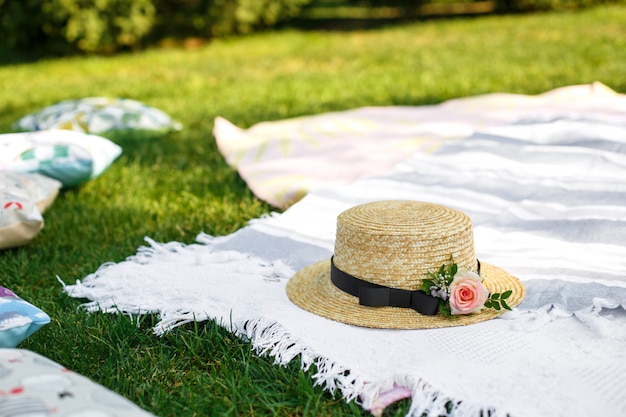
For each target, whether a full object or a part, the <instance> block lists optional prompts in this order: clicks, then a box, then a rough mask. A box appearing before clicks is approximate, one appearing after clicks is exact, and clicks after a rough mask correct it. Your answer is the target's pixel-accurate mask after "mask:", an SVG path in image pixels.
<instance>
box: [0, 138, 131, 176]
mask: <svg viewBox="0 0 626 417" xmlns="http://www.w3.org/2000/svg"><path fill="white" fill-rule="evenodd" d="M121 153H122V148H121V147H119V146H118V145H116V144H115V143H113V142H112V141H110V140H109V139H106V138H103V137H100V136H96V135H91V134H86V133H81V132H72V131H68V130H43V131H40V132H29V133H6V134H1V135H0V170H6V171H13V172H20V173H23V172H31V173H39V174H42V175H46V176H48V177H50V178H54V179H56V180H58V181H60V182H61V183H62V184H63V186H64V187H72V186H75V185H78V184H82V183H84V182H87V181H89V180H91V179H93V178H95V177H97V176H98V175H100V174H101V173H102V172H103V171H104V170H105V169H106V168H108V167H109V165H110V164H111V163H112V162H113V161H114V160H115V159H116V158H117V157H118V156H119V155H120V154H121Z"/></svg>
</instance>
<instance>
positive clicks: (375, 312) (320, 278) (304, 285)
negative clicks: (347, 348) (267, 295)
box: [287, 259, 526, 329]
mask: <svg viewBox="0 0 626 417" xmlns="http://www.w3.org/2000/svg"><path fill="white" fill-rule="evenodd" d="M481 276H482V277H483V284H484V285H485V287H486V288H487V289H488V290H489V292H490V293H503V292H505V291H508V290H511V291H512V294H511V296H510V297H509V298H508V299H507V304H508V305H509V306H510V307H511V308H513V307H516V306H517V305H519V303H521V302H522V300H523V299H524V296H525V295H526V289H525V288H524V285H523V284H522V283H521V281H520V280H519V279H517V278H515V277H514V276H512V275H510V274H509V273H508V272H506V271H504V270H503V269H500V268H498V267H495V266H493V265H489V264H485V263H483V262H481ZM287 295H288V296H289V299H290V300H291V301H292V302H293V303H294V304H296V305H298V306H299V307H301V308H303V309H304V310H307V311H309V312H311V313H314V314H317V315H318V316H322V317H326V318H328V319H331V320H335V321H339V322H343V323H346V324H352V325H355V326H362V327H371V328H381V329H436V328H442V327H454V326H466V325H468V324H474V323H479V322H482V321H486V320H490V319H493V318H495V317H497V316H500V315H502V314H503V313H504V312H505V310H499V311H498V310H494V309H491V308H483V309H482V311H481V312H480V313H475V314H466V315H458V316H451V317H445V316H443V315H442V314H437V315H434V316H426V315H423V314H419V313H418V312H416V311H415V310H413V309H410V308H400V307H367V306H362V305H360V304H359V300H358V297H354V296H352V295H350V294H348V293H345V292H343V291H341V290H340V289H338V288H337V287H335V286H334V285H333V284H332V283H331V281H330V259H326V260H324V261H320V262H317V263H314V264H312V265H309V266H307V267H305V268H303V269H302V270H300V271H298V272H297V273H296V274H295V275H294V276H293V277H292V278H291V279H290V280H289V282H288V283H287Z"/></svg>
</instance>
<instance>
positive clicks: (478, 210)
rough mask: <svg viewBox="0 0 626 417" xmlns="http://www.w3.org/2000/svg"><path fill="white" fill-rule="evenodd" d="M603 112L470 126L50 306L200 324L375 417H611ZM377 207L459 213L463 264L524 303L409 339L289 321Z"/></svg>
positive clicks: (611, 199)
mask: <svg viewBox="0 0 626 417" xmlns="http://www.w3.org/2000/svg"><path fill="white" fill-rule="evenodd" d="M607 97H608V96H607ZM609 98H610V99H608V100H603V101H602V103H601V104H602V105H603V106H604V108H605V110H606V109H608V108H609V107H610V108H611V109H612V110H611V111H601V109H599V107H593V106H595V105H597V104H598V102H596V103H595V104H594V105H593V106H588V107H587V108H585V106H583V104H584V103H575V104H576V105H577V106H578V107H579V109H578V110H576V111H575V110H573V109H572V107H573V105H570V109H569V110H567V111H562V112H561V113H559V114H556V113H554V112H553V113H544V112H538V113H533V112H526V114H525V116H524V117H523V118H519V119H516V120H513V121H509V122H506V123H493V124H491V125H490V126H485V127H484V128H481V129H474V130H473V131H472V132H471V133H469V134H468V135H466V136H465V137H464V138H463V139H462V140H445V141H443V142H442V143H440V144H439V145H438V146H437V149H436V150H434V151H431V152H416V153H414V154H413V155H412V156H411V157H409V158H405V159H404V160H402V161H400V162H399V163H397V164H396V165H395V166H394V168H393V169H391V170H388V171H387V172H386V173H383V174H372V175H367V176H365V177H364V178H362V179H359V180H356V181H354V182H351V183H349V184H335V185H326V186H320V187H316V188H314V189H312V190H310V191H309V192H308V193H307V195H306V196H305V197H304V198H302V199H301V200H300V201H299V202H297V203H296V204H293V205H292V206H291V207H290V208H289V209H287V210H286V211H285V212H284V213H282V214H272V215H268V216H266V217H263V218H260V219H254V220H252V221H251V222H250V223H249V225H248V226H246V227H244V228H243V229H240V230H239V231H237V232H235V233H233V234H231V235H228V236H223V237H212V236H208V235H206V234H203V233H200V234H199V235H198V238H197V243H195V244H192V245H183V244H181V243H178V242H169V243H157V242H154V241H152V240H150V239H148V242H149V246H146V247H142V248H140V250H139V251H138V253H137V254H135V255H134V256H131V257H129V258H128V259H127V260H126V261H124V262H121V263H118V264H107V265H103V266H102V267H101V268H100V269H98V270H97V271H95V272H94V273H93V274H90V275H89V276H87V277H85V278H84V279H83V280H81V281H78V282H76V284H74V285H66V286H64V291H65V292H66V293H68V294H69V295H70V296H72V297H77V298H87V299H89V300H90V301H89V302H87V303H86V304H85V308H86V309H87V310H88V311H102V312H118V311H120V310H121V311H124V312H128V313H135V314H137V313H146V312H150V313H158V314H159V316H160V319H161V320H160V322H159V323H158V324H157V326H156V327H155V332H156V333H157V334H161V333H163V332H166V331H168V330H170V329H172V328H173V327H175V326H177V325H180V324H182V323H186V322H189V321H192V320H194V319H199V320H203V319H215V320H217V321H218V322H222V323H224V325H225V326H228V327H229V329H231V331H233V332H234V333H236V334H238V335H239V336H241V337H243V338H246V339H248V340H250V341H251V342H252V344H253V346H254V347H255V349H257V351H258V352H259V353H260V354H268V355H272V356H273V357H275V358H276V361H277V363H280V364H285V363H287V362H290V361H291V360H294V359H295V358H298V359H297V360H300V361H301V364H302V367H303V368H309V367H310V366H311V365H312V364H316V366H317V369H318V372H317V373H316V374H315V376H314V378H315V379H316V382H317V383H319V384H321V385H323V386H324V387H326V388H327V389H329V390H338V391H339V392H341V393H342V395H343V396H344V397H345V398H346V400H348V401H349V400H356V401H359V402H360V403H361V404H362V405H363V407H365V408H367V409H369V410H371V411H372V413H374V414H379V413H380V412H381V410H382V409H383V408H384V406H385V405H386V404H387V403H388V402H389V401H390V400H389V398H392V399H393V398H396V397H397V395H396V394H397V393H398V391H399V390H404V391H401V392H406V393H408V394H409V395H410V396H411V397H412V402H411V407H410V410H409V415H411V416H422V415H427V416H439V415H453V416H479V415H492V416H506V415H512V416H544V415H551V416H623V415H626V395H624V393H625V392H626V377H625V375H626V351H625V350H624V346H625V343H626V99H625V98H624V96H621V95H618V94H615V93H613V94H611V95H610V97H609ZM573 101H575V100H573ZM591 101H593V100H591ZM588 104H589V102H588ZM404 110H406V109H404ZM336 116H337V115H333V117H336ZM382 199H414V200H421V201H428V202H434V203H439V204H444V205H447V206H450V207H453V208H456V209H459V210H461V211H463V212H465V213H466V214H468V215H469V216H470V218H471V219H472V222H473V226H474V237H475V242H476V244H475V246H476V251H477V255H478V257H479V258H480V259H481V260H484V261H485V262H487V263H490V264H494V265H497V266H499V267H501V268H503V269H505V270H507V271H508V272H510V273H512V274H513V275H515V276H517V277H519V278H520V279H521V280H522V281H523V282H524V285H525V286H526V290H527V296H526V298H525V299H524V301H523V302H522V304H521V305H520V306H519V307H518V308H517V309H515V310H514V311H512V312H509V313H507V314H505V315H504V316H503V317H502V318H500V319H495V320H491V321H487V322H484V323H479V324H476V325H471V326H467V327H462V328H446V329H433V330H417V331H414V330H411V331H390V330H373V329H364V328H359V327H354V326H349V325H345V324H341V323H337V322H333V321H330V320H326V319H323V318H321V317H317V316H315V315H313V314H310V313H308V312H305V311H303V310H301V309H299V308H298V307H296V306H294V305H293V304H292V303H291V302H290V301H289V299H288V298H287V296H286V294H285V284H286V282H287V280H288V279H289V277H290V276H291V275H292V274H293V273H294V271H296V270H298V269H300V268H302V267H304V266H305V265H308V264H310V263H312V262H315V261H317V260H321V259H325V258H328V257H329V256H330V255H331V254H332V250H333V243H334V233H335V225H336V217H337V215H338V214H339V213H340V212H341V211H343V210H345V209H347V208H349V207H351V206H353V205H355V204H360V203H364V202H368V201H375V200H382ZM172 276H176V278H177V279H175V280H173V279H171V277H172ZM347 371H348V372H347ZM390 393H391V394H390ZM389 395H391V397H390V396H389ZM393 395H396V397H393ZM400 395H402V394H400ZM481 413H482V414H481Z"/></svg>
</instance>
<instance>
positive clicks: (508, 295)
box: [500, 290, 513, 300]
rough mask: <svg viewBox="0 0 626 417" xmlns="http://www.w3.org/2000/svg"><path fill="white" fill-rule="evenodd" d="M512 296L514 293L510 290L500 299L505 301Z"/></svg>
mask: <svg viewBox="0 0 626 417" xmlns="http://www.w3.org/2000/svg"><path fill="white" fill-rule="evenodd" d="M511 294H513V291H511V290H508V291H505V292H503V293H502V296H501V297H500V298H501V299H503V300H505V299H507V298H509V297H510V296H511Z"/></svg>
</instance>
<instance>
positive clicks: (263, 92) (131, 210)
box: [0, 6, 626, 416]
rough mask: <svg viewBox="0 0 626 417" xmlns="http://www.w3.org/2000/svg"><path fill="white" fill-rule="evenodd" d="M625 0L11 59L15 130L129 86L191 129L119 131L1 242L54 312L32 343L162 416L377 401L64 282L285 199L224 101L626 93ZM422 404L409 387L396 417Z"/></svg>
mask: <svg viewBox="0 0 626 417" xmlns="http://www.w3.org/2000/svg"><path fill="white" fill-rule="evenodd" d="M624 74H626V7H624V6H621V7H620V6H610V7H608V6H607V7H597V8H593V9H589V10H585V11H581V12H576V13H561V14H558V13H549V14H535V15H519V16H486V17H476V18H458V19H438V20H433V21H425V22H418V23H413V24H404V25H401V26H389V27H384V28H379V29H376V30H362V31H351V32H341V33H339V32H323V31H309V32H302V31H298V30H295V29H291V30H283V31H280V32H274V33H263V34H257V35H253V36H249V37H246V38H233V39H226V40H218V41H214V42H211V43H208V44H205V45H202V46H201V47H198V48H194V49H176V48H171V49H154V50H149V51H145V52H141V53H135V54H125V55H117V56H110V57H77V58H64V59H49V60H41V61H38V62H29V63H19V62H18V63H15V62H14V63H5V64H4V65H3V66H0V86H1V90H0V132H10V131H11V124H12V123H13V122H14V121H15V120H17V119H18V118H19V117H21V116H23V115H25V114H27V113H29V112H32V111H36V110H38V109H40V108H42V107H44V106H47V105H50V104H53V103H56V102H58V101H60V100H63V99H68V98H78V97H87V96H118V97H128V98H133V99H136V100H140V101H143V102H146V103H148V104H150V105H153V106H155V107H158V108H161V109H163V110H164V111H166V112H168V113H169V114H170V115H172V116H173V117H174V118H176V119H177V120H179V121H180V122H182V123H183V125H184V129H183V131H181V132H178V133H173V134H169V135H165V136H161V137H155V138H152V139H149V140H142V139H139V138H132V137H124V138H118V140H119V143H120V144H121V145H122V146H123V148H124V154H123V155H122V156H121V157H120V158H119V159H118V160H117V161H116V162H115V163H114V164H113V165H112V166H111V167H110V168H109V169H108V170H107V171H106V172H105V173H104V174H103V175H102V176H101V177H100V178H98V179H96V180H94V181H91V182H90V183H88V184H86V185H85V186H83V187H80V188H77V189H72V190H68V191H65V192H63V193H62V194H61V195H60V196H59V197H58V198H57V200H56V201H55V203H54V205H53V206H52V207H51V209H50V210H49V211H48V212H47V213H46V214H45V221H46V225H45V227H44V229H43V230H42V232H41V233H40V234H39V235H38V236H37V238H36V239H35V240H34V241H33V242H32V243H30V244H29V245H27V246H25V247H22V248H17V249H12V250H6V251H3V252H0V271H1V273H2V283H1V284H2V285H4V286H6V287H8V288H11V289H12V290H14V291H15V292H16V293H18V294H19V295H21V296H22V297H23V298H25V299H27V300H29V301H31V302H32V303H34V304H36V305H37V306H39V307H40V308H42V309H43V310H45V311H46V312H47V313H48V314H49V315H50V316H51V317H52V323H50V324H49V325H48V326H46V327H44V328H43V329H41V330H40V331H39V332H38V333H36V334H35V335H33V336H32V337H30V338H29V339H27V340H26V341H25V342H24V343H23V344H22V345H21V347H23V348H27V349H31V350H33V351H36V352H39V353H42V354H44V355H46V356H48V357H50V358H51V359H53V360H55V361H58V362H60V363H62V364H64V365H65V366H67V367H69V368H71V369H73V370H76V371H78V372H80V373H82V374H84V375H86V376H88V377H90V378H92V379H93V380H95V381H97V382H98V383H100V384H103V385H105V386H107V387H110V388H111V389H113V390H115V391H117V392H119V393H121V394H123V395H124V396H126V397H128V398H130V399H131V400H132V401H134V402H136V403H138V404H140V405H141V406H143V407H145V408H146V409H148V410H150V411H152V412H154V413H155V414H157V415H160V416H195V415H197V416H204V415H211V414H216V415H220V414H225V415H278V416H292V415H347V414H348V415H354V414H359V413H362V414H363V415H366V414H367V413H365V412H362V411H360V409H359V407H358V406H356V405H354V404H346V403H345V402H344V401H342V400H341V398H340V397H338V396H334V395H331V394H329V393H326V392H324V391H322V389H321V388H319V387H314V386H313V384H312V378H311V376H312V375H313V372H312V371H308V372H303V371H301V370H300V368H299V366H298V364H297V363H292V364H290V365H289V366H287V367H280V366H277V365H274V364H273V362H272V359H271V358H265V357H264V358H259V357H257V356H256V355H255V354H254V353H253V352H251V350H250V346H249V344H247V343H246V342H243V341H241V340H239V339H238V338H236V337H234V336H232V335H231V334H229V333H228V332H227V331H226V330H224V329H222V328H220V327H219V326H216V325H215V324H213V323H211V322H204V323H199V324H196V325H188V326H184V327H182V328H179V329H177V330H175V331H173V332H172V333H170V334H167V335H166V336H164V337H162V338H157V337H155V336H154V335H152V333H151V330H150V329H151V326H152V325H153V324H154V323H155V322H156V319H155V318H154V317H151V316H145V317H142V318H141V319H140V320H139V324H138V325H137V324H135V323H133V322H131V320H130V319H129V318H128V317H125V316H115V315H101V314H93V315H88V314H86V313H84V312H83V311H82V310H80V309H78V308H77V307H78V305H79V303H80V301H78V300H74V299H71V298H69V297H67V296H66V295H63V294H62V293H61V286H60V285H59V283H58V282H57V280H56V276H57V275H58V276H60V277H61V278H62V279H63V280H64V281H65V282H68V283H71V282H73V281H74V280H76V279H81V278H83V277H84V276H86V275H87V274H89V273H91V272H93V271H95V270H96V269H97V268H98V266H100V265H101V264H102V263H104V262H110V261H113V262H119V261H121V260H123V259H124V258H125V257H127V256H129V255H132V254H134V253H135V252H136V249H137V247H139V246H141V245H143V244H144V241H143V238H144V236H149V237H152V238H153V239H155V240H157V241H171V240H177V241H181V242H187V243H190V242H193V240H194V238H195V236H196V234H197V233H198V232H200V231H204V232H207V233H209V234H213V235H224V234H228V233H232V232H233V231H235V230H237V229H238V228H240V227H242V226H243V225H245V224H246V221H247V220H248V219H250V218H254V217H258V216H260V215H262V214H263V213H267V212H269V211H270V210H271V207H269V206H268V205H266V204H264V203H263V202H261V201H259V200H257V199H256V198H255V197H254V196H253V195H252V193H251V192H250V191H249V190H248V189H247V188H246V186H245V183H244V182H243V181H242V180H241V179H240V178H239V177H238V175H237V173H236V171H235V170H233V169H232V168H229V167H228V166H227V165H226V164H225V162H224V160H223V158H222V157H221V156H220V155H219V153H218V151H217V148H216V145H215V142H214V139H213V137H212V134H211V131H212V127H213V120H214V118H215V117H216V116H218V115H219V116H223V117H226V118H227V119H229V120H231V121H232V122H234V123H235V124H237V125H239V126H243V127H247V126H250V125H252V124H254V123H257V122H260V121H264V120H278V119H284V118H288V117H294V116H299V115H306V114H315V113H320V112H327V111H335V110H343V109H351V108H355V107H359V106H369V105H421V104H430V103H438V102H441V101H444V100H447V99H450V98H454V97H462V96H470V95H476V94H482V93H490V92H513V93H523V94H535V93H541V92H543V91H546V90H549V89H552V88H555V87H560V86H565V85H571V84H582V83H590V82H593V81H601V82H603V83H605V84H607V85H608V86H609V87H611V88H613V89H615V90H617V91H619V92H622V93H624V92H626V78H625V77H624ZM407 409H408V402H407V401H405V402H402V403H400V404H399V405H397V406H395V407H393V408H392V409H390V410H389V411H388V412H387V413H386V414H387V415H401V414H403V413H404V412H406V410H407Z"/></svg>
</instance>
